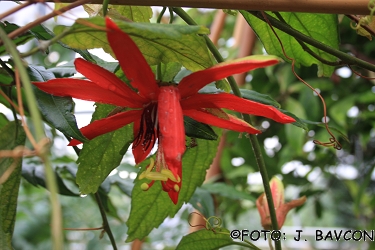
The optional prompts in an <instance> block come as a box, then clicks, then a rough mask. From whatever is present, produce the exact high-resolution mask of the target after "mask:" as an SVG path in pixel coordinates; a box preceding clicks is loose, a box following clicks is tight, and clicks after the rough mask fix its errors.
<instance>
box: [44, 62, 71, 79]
mask: <svg viewBox="0 0 375 250" xmlns="http://www.w3.org/2000/svg"><path fill="white" fill-rule="evenodd" d="M47 70H48V71H49V72H52V73H53V74H54V75H55V77H56V78H62V77H70V76H73V75H74V74H75V73H77V70H76V68H75V66H74V60H73V61H70V62H67V63H64V64H62V65H59V66H56V67H54V68H49V69H47Z"/></svg>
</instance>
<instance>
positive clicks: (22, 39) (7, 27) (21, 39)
mask: <svg viewBox="0 0 375 250" xmlns="http://www.w3.org/2000/svg"><path fill="white" fill-rule="evenodd" d="M0 28H2V29H3V30H4V31H5V32H6V33H7V34H9V33H11V32H13V31H15V30H17V29H18V28H20V27H19V26H18V25H16V24H13V23H9V22H7V21H5V22H0ZM32 38H34V36H33V34H32V33H30V32H25V33H23V34H22V35H19V36H17V37H16V38H15V39H13V40H12V41H13V42H14V44H16V45H21V44H24V43H26V42H27V41H29V40H30V39H32ZM5 52H6V50H5V46H4V45H2V46H0V55H2V54H4V53H5Z"/></svg>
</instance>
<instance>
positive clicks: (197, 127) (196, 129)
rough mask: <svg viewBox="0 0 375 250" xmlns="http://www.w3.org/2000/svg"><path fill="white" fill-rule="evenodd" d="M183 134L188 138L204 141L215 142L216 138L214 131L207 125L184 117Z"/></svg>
mask: <svg viewBox="0 0 375 250" xmlns="http://www.w3.org/2000/svg"><path fill="white" fill-rule="evenodd" d="M184 125H185V134H186V135H187V136H189V137H193V138H198V139H204V140H217V138H218V136H217V134H216V133H215V131H214V130H213V129H212V128H211V127H210V126H208V125H207V124H204V123H200V122H197V121H195V120H194V119H192V118H190V117H188V116H185V117H184Z"/></svg>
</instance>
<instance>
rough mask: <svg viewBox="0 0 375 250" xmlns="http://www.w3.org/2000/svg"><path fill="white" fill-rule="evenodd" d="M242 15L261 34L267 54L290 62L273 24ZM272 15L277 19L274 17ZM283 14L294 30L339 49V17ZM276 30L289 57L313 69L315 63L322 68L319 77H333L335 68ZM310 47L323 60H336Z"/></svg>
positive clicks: (249, 15) (297, 64) (298, 63)
mask: <svg viewBox="0 0 375 250" xmlns="http://www.w3.org/2000/svg"><path fill="white" fill-rule="evenodd" d="M240 12H241V14H242V15H243V16H244V17H245V19H246V21H247V22H248V23H249V24H250V26H251V27H252V28H253V29H254V31H255V33H257V35H258V37H259V38H260V40H261V41H262V43H263V46H264V47H265V49H266V50H267V53H268V54H270V55H277V56H280V57H282V58H284V60H286V61H289V60H288V59H287V58H286V57H285V56H284V54H283V52H282V50H281V46H280V43H279V41H278V40H277V38H276V36H275V35H274V33H273V32H272V30H271V29H270V27H269V25H268V24H267V23H266V22H263V21H261V20H259V19H258V18H256V17H254V16H253V15H252V14H250V13H249V12H247V11H240ZM268 14H270V15H271V16H274V17H275V15H274V14H271V13H268ZM280 15H281V16H282V17H283V19H284V20H285V21H286V23H287V24H289V25H290V26H291V27H292V28H294V29H296V30H298V31H299V32H301V33H303V34H305V35H307V36H309V37H311V38H313V39H315V40H317V41H319V42H321V43H324V44H326V45H329V46H331V47H332V48H335V49H338V46H339V36H338V27H337V20H338V19H337V15H331V14H313V13H296V12H280ZM275 31H276V33H277V35H278V36H279V38H280V39H281V42H282V44H283V46H284V49H285V52H286V54H287V55H288V56H289V57H291V58H293V59H295V61H296V66H299V65H300V64H302V65H304V66H307V67H309V66H311V65H312V64H316V65H318V76H326V77H329V76H331V75H332V73H333V71H334V70H335V67H333V66H329V65H327V64H323V63H322V62H320V61H319V60H318V59H316V58H315V57H313V56H312V55H310V54H309V53H307V52H306V51H305V50H304V49H303V48H302V47H301V45H300V44H299V43H298V42H297V40H296V39H295V38H294V37H292V36H290V35H288V34H286V33H284V32H282V31H280V30H278V29H275ZM307 46H308V47H309V48H310V49H311V50H312V51H313V52H315V54H317V55H318V56H320V57H321V58H323V59H325V60H328V61H331V62H335V61H336V57H335V56H332V55H330V54H328V53H326V52H323V51H321V50H319V49H317V48H315V47H312V46H310V45H307Z"/></svg>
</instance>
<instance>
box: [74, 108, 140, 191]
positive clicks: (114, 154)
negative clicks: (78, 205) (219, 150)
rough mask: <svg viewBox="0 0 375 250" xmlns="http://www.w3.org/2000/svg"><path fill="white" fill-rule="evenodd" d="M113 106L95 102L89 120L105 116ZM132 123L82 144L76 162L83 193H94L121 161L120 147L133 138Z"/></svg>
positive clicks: (79, 183) (78, 182)
mask: <svg viewBox="0 0 375 250" xmlns="http://www.w3.org/2000/svg"><path fill="white" fill-rule="evenodd" d="M113 109H114V106H111V105H105V104H97V107H96V110H95V112H94V114H93V118H92V120H91V121H94V120H98V119H101V118H104V117H106V116H107V115H108V114H109V113H110V112H111V111H112V110H113ZM132 128H133V127H132V125H126V126H124V127H122V128H120V129H118V130H116V131H113V132H110V133H106V134H103V135H101V136H98V137H96V138H94V139H92V140H90V141H88V142H86V143H84V144H83V148H82V151H81V153H80V154H79V157H78V160H77V163H78V164H79V166H78V171H77V184H78V185H79V187H80V191H81V193H83V194H88V193H95V192H96V191H97V190H98V188H99V186H100V184H101V183H102V182H103V181H104V180H105V178H106V177H107V176H108V175H109V173H110V172H111V171H112V170H113V169H115V168H116V167H117V166H118V165H119V164H120V162H121V160H122V157H123V153H125V152H121V153H120V151H121V149H122V148H123V147H124V145H125V144H128V146H129V145H130V143H131V141H132V140H133V129H132Z"/></svg>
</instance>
